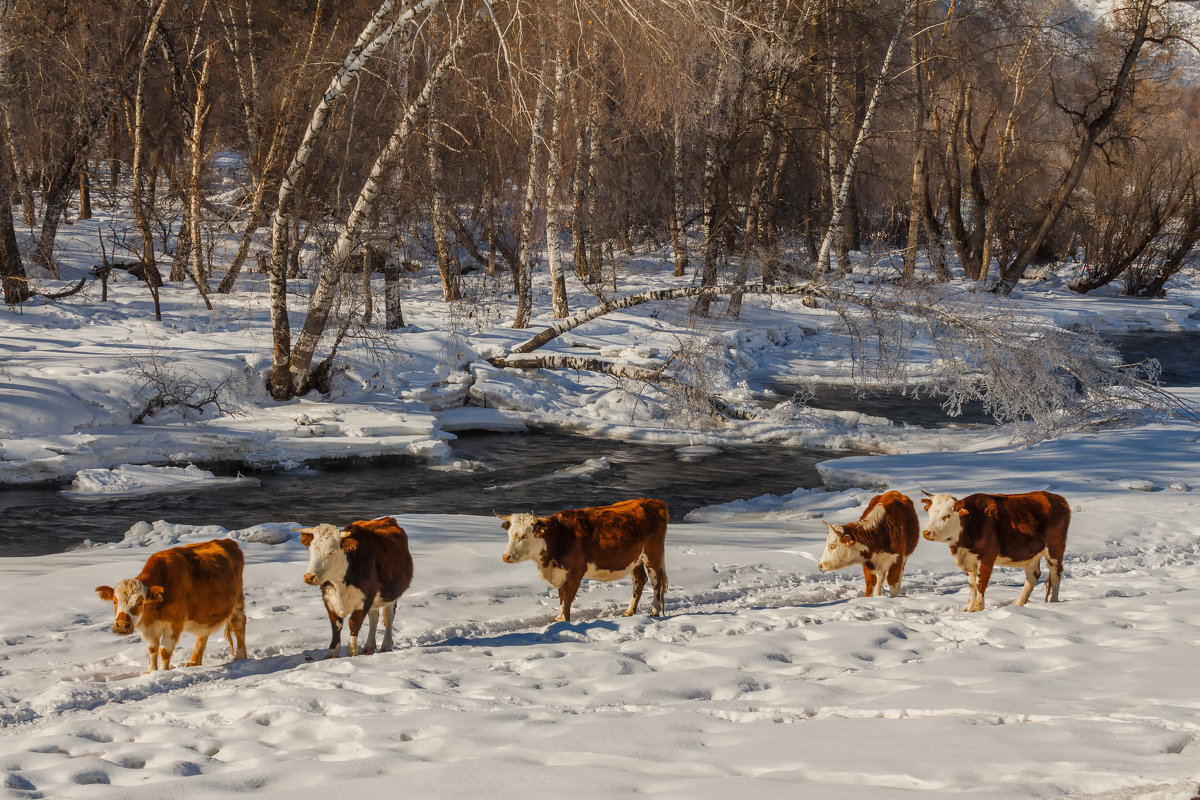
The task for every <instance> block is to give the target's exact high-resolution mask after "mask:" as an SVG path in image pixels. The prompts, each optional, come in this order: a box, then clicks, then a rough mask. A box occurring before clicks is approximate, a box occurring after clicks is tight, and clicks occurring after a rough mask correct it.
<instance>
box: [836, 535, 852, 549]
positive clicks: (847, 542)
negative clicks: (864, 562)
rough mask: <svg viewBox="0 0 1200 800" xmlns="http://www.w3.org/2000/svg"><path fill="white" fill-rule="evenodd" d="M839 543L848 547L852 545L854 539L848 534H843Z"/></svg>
mask: <svg viewBox="0 0 1200 800" xmlns="http://www.w3.org/2000/svg"><path fill="white" fill-rule="evenodd" d="M839 541H841V543H842V544H844V545H846V546H850V545H852V544H854V537H853V536H851V535H850V534H848V533H843V534H842V538H841V539H840V540H839Z"/></svg>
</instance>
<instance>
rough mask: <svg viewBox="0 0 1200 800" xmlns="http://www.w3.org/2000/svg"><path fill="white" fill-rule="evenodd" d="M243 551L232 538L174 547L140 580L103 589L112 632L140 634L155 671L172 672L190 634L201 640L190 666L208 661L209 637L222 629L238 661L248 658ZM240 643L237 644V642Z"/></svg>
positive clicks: (151, 562)
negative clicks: (113, 616)
mask: <svg viewBox="0 0 1200 800" xmlns="http://www.w3.org/2000/svg"><path fill="white" fill-rule="evenodd" d="M244 563H245V560H244V559H243V558H242V550H241V548H240V547H238V546H237V542H235V541H233V540H232V539H214V540H212V541H208V542H199V543H197V544H188V545H183V546H182V547H172V548H171V549H170V550H163V551H160V552H158V553H155V554H154V555H152V556H150V558H148V559H146V566H144V567H142V572H141V574H140V575H138V576H137V577H136V578H128V579H126V580H123V581H121V582H120V583H118V584H117V585H116V586H115V587H112V586H98V587H96V594H98V595H100V599H101V600H107V601H109V602H111V603H112V604H113V608H114V610H115V612H116V620H115V621H114V622H113V632H114V633H120V634H130V633H133V632H134V631H137V632H138V633H139V634H141V636H142V640H143V641H145V642H146V644H147V646H148V647H149V648H150V667H149V669H147V670H146V671H147V672H153V671H154V670H156V669H170V668H171V654H172V653H173V652H174V651H175V645H176V643H177V642H178V641H179V637H180V635H181V634H183V633H184V632H185V631H186V632H187V633H194V634H195V635H196V647H195V649H194V650H193V651H192V659H191V661H189V662H188V663H187V665H188V666H189V667H195V666H199V665H200V664H201V663H202V662H203V661H204V648H205V646H206V645H207V644H208V637H209V636H210V635H212V633H213V631H215V630H216V629H217V628H219V627H221V626H222V625H224V626H225V638H226V640H228V642H229V650H230V652H232V653H233V657H234V659H239V658H245V657H246V600H245V597H244V596H243V595H242V565H243V564H244ZM235 638H236V640H237V642H236V645H235V643H234V639H235Z"/></svg>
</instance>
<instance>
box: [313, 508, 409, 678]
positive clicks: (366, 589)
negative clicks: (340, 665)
mask: <svg viewBox="0 0 1200 800" xmlns="http://www.w3.org/2000/svg"><path fill="white" fill-rule="evenodd" d="M300 541H301V542H303V543H304V546H305V547H307V548H308V572H305V573H304V582H305V583H307V584H309V585H311V586H320V587H321V597H322V599H323V600H324V601H325V611H326V612H327V613H328V614H329V625H330V627H331V628H332V629H333V638H332V639H331V641H330V642H329V654H328V655H327V656H326V658H337V657H338V656H339V655H341V650H342V622H343V620H345V619H346V618H347V617H349V619H350V642H349V651H350V655H352V656H356V655H358V631H359V629H360V628H361V627H362V622H363V617H364V616H366V617H369V618H370V621H371V624H370V629H369V630H368V631H367V641H366V643H365V645H364V647H363V649H362V651H363V653H364V654H366V655H370V654H371V653H374V652H375V628H376V625H377V624H378V622H379V611H380V609H382V610H383V644H382V646H381V647H380V649H381V650H383V651H384V652H387V651H388V650H391V649H392V620H393V619H395V617H396V599H397V598H398V597H400V595H402V594H404V590H405V589H407V588H408V585H409V584H410V583H412V575H413V562H412V555H410V554H409V552H408V535H407V534H405V533H404V529H403V528H401V527H400V526H399V525H398V524H396V520H394V519H392V518H391V517H381V518H380V519H375V520H370V521H361V520H360V521H358V522H351V523H350V524H349V525H347V526H346V527H345V528H338V527H337V526H336V525H329V524H322V525H317V526H316V527H314V528H304V529H303V530H301V531H300Z"/></svg>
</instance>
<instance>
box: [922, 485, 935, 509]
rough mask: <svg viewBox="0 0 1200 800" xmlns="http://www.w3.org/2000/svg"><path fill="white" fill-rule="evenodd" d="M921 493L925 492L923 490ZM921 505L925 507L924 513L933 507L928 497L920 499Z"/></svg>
mask: <svg viewBox="0 0 1200 800" xmlns="http://www.w3.org/2000/svg"><path fill="white" fill-rule="evenodd" d="M921 491H925V490H924V489H922V490H921ZM921 505H923V506H925V510H926V511H928V510H929V507H930V506H931V505H933V501H932V500H930V499H929V498H928V497H922V498H921Z"/></svg>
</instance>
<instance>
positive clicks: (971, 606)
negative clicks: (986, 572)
mask: <svg viewBox="0 0 1200 800" xmlns="http://www.w3.org/2000/svg"><path fill="white" fill-rule="evenodd" d="M966 573H967V583H968V584H970V586H971V597H970V599H969V600H967V604H966V606H964V607H963V611H974V610H975V601H976V600H978V599H979V572H978V568H972V569H968V570H966Z"/></svg>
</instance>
